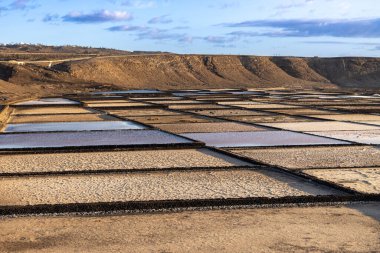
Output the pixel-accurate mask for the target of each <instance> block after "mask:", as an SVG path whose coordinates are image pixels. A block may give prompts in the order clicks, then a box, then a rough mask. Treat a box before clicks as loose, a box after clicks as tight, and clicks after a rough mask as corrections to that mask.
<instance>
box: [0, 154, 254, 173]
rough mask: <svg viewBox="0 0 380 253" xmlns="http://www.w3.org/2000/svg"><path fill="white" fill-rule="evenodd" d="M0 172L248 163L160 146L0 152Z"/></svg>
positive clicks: (191, 167)
mask: <svg viewBox="0 0 380 253" xmlns="http://www.w3.org/2000/svg"><path fill="white" fill-rule="evenodd" d="M0 164H1V166H0V174H13V173H21V174H22V173H24V174H25V173H54V172H84V171H107V170H120V171H136V170H144V169H151V170H162V169H172V168H184V169H194V168H219V167H237V166H239V167H241V166H249V165H251V164H249V163H246V162H243V161H241V160H238V159H235V158H232V157H229V156H227V155H223V154H221V153H217V152H214V151H211V150H209V149H204V148H201V149H161V150H128V151H103V152H99V151H98V152H75V153H72V152H68V153H44V154H10V155H9V154H7V155H0Z"/></svg>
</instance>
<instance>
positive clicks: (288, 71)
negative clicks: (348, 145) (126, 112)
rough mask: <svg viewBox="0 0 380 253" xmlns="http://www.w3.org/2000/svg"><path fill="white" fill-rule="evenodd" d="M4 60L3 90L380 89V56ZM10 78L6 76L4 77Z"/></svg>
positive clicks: (14, 93)
mask: <svg viewBox="0 0 380 253" xmlns="http://www.w3.org/2000/svg"><path fill="white" fill-rule="evenodd" d="M44 63H45V64H42V62H38V61H31V62H27V63H24V65H22V64H18V63H17V62H14V61H13V62H2V63H0V79H1V80H3V82H1V83H0V96H1V97H3V99H11V100H14V99H16V98H19V97H30V96H36V97H37V96H42V95H54V94H62V93H67V92H80V91H90V90H98V89H128V88H140V89H144V88H159V89H187V88H222V87H223V88H224V87H225V88H227V87H228V88H234V87H236V88H288V89H337V88H338V89H339V88H344V89H347V88H348V89H360V90H366V89H371V90H373V89H379V88H380V59H377V58H316V57H315V58H297V57H259V56H227V55H223V56H222V55H221V56H207V55H176V54H156V53H150V54H131V55H107V56H104V55H103V56H93V57H88V58H86V59H71V60H62V61H56V60H55V59H52V61H51V63H50V64H49V65H50V67H49V66H47V64H46V62H44ZM4 81H5V82H4Z"/></svg>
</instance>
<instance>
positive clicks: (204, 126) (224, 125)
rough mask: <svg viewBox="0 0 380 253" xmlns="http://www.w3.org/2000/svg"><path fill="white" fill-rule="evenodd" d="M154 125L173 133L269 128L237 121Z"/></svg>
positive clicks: (260, 129) (263, 129)
mask: <svg viewBox="0 0 380 253" xmlns="http://www.w3.org/2000/svg"><path fill="white" fill-rule="evenodd" d="M154 126H155V127H157V128H160V129H162V130H165V131H168V132H172V133H213V132H243V131H245V132H248V131H265V130H267V129H266V128H263V127H257V126H253V125H248V124H243V123H236V122H215V123H214V122H213V123H188V124H156V125H154Z"/></svg>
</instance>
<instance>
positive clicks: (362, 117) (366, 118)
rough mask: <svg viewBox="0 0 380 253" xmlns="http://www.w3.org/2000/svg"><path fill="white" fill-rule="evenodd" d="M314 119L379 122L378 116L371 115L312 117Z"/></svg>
mask: <svg viewBox="0 0 380 253" xmlns="http://www.w3.org/2000/svg"><path fill="white" fill-rule="evenodd" d="M313 117H314V118H319V119H330V120H343V121H364V122H365V121H380V115H371V114H338V115H313Z"/></svg>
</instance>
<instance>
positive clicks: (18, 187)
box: [0, 169, 342, 206]
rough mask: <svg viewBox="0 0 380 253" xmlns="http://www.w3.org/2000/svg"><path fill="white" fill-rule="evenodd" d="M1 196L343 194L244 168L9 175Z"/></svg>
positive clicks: (43, 200) (77, 199)
mask: <svg viewBox="0 0 380 253" xmlns="http://www.w3.org/2000/svg"><path fill="white" fill-rule="evenodd" d="M264 173H265V174H264ZM0 194H1V196H2V197H1V199H0V206H22V205H38V204H67V203H97V202H117V201H151V200H175V199H179V200H181V199H209V198H243V197H269V198H276V197H285V196H306V195H334V194H337V195H339V194H342V193H340V192H338V191H335V190H332V189H330V188H327V187H324V186H320V185H315V184H312V183H310V182H308V181H307V180H304V179H301V178H298V177H293V176H289V175H286V174H282V173H277V172H259V171H253V170H244V169H242V170H225V171H191V172H155V173H133V174H98V175H80V176H41V177H22V178H19V177H10V178H1V179H0Z"/></svg>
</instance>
